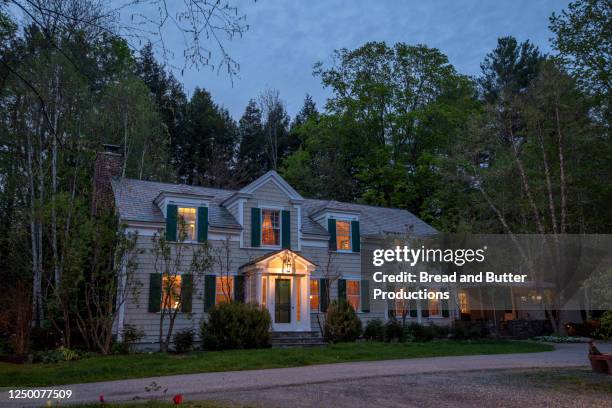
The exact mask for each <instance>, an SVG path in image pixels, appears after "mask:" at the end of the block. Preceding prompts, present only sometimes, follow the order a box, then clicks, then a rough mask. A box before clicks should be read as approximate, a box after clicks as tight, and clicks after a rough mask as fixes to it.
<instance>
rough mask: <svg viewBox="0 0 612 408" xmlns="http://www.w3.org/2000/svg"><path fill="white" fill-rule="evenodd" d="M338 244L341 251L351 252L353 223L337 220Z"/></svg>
mask: <svg viewBox="0 0 612 408" xmlns="http://www.w3.org/2000/svg"><path fill="white" fill-rule="evenodd" d="M336 242H337V246H338V250H339V251H350V250H351V222H350V221H345V220H336Z"/></svg>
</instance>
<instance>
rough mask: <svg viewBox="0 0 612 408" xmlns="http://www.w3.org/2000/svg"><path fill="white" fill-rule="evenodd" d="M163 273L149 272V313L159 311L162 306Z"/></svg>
mask: <svg viewBox="0 0 612 408" xmlns="http://www.w3.org/2000/svg"><path fill="white" fill-rule="evenodd" d="M161 286H162V276H161V273H151V274H149V313H157V312H159V310H160V306H161Z"/></svg>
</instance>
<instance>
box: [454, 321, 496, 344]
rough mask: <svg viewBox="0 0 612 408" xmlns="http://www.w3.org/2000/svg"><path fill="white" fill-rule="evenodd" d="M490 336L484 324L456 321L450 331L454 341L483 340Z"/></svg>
mask: <svg viewBox="0 0 612 408" xmlns="http://www.w3.org/2000/svg"><path fill="white" fill-rule="evenodd" d="M488 334H489V332H488V330H487V327H486V325H485V324H484V323H483V322H473V321H462V320H455V322H454V323H453V326H452V327H451V329H450V337H451V338H453V339H454V340H470V339H481V338H483V337H487V336H488Z"/></svg>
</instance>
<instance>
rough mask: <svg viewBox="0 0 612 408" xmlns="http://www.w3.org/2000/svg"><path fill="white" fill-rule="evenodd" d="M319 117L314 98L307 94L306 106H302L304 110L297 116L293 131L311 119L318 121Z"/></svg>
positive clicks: (294, 119) (292, 126)
mask: <svg viewBox="0 0 612 408" xmlns="http://www.w3.org/2000/svg"><path fill="white" fill-rule="evenodd" d="M318 116H319V111H318V110H317V105H316V104H315V101H314V100H313V99H312V96H310V95H308V94H306V97H305V98H304V105H302V108H301V109H300V111H299V112H298V114H297V115H295V118H293V122H292V123H291V129H292V130H293V129H294V128H296V127H299V126H301V125H303V124H304V123H306V121H307V120H309V119H314V120H316V119H317V117H318Z"/></svg>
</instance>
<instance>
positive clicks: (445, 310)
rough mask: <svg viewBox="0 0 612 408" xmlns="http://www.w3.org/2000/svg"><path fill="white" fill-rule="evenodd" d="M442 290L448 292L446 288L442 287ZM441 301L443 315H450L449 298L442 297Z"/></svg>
mask: <svg viewBox="0 0 612 408" xmlns="http://www.w3.org/2000/svg"><path fill="white" fill-rule="evenodd" d="M440 292H446V288H442V289H441V290H440ZM441 303H442V317H448V316H449V312H448V300H445V299H442V300H441Z"/></svg>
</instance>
